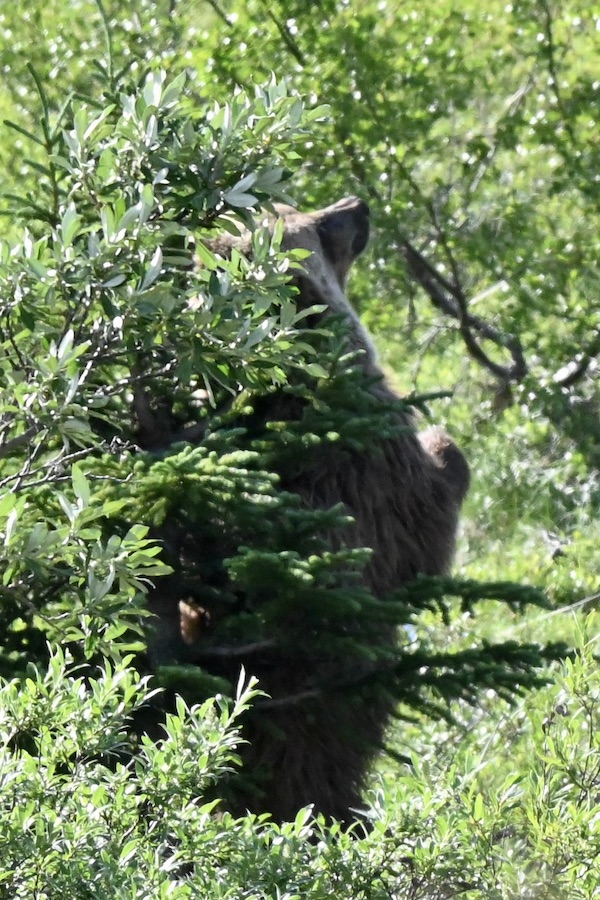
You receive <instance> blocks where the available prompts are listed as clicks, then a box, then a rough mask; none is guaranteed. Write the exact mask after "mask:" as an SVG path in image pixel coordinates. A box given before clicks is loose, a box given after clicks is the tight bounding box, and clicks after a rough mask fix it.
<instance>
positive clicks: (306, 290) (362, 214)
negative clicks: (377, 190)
mask: <svg viewBox="0 0 600 900" xmlns="http://www.w3.org/2000/svg"><path fill="white" fill-rule="evenodd" d="M274 210H275V215H272V214H271V215H269V216H268V223H269V225H270V226H274V224H275V221H276V219H277V218H280V219H282V220H283V238H282V242H281V248H282V250H296V249H298V250H307V251H309V253H310V256H308V257H307V258H306V259H305V260H303V262H302V272H301V273H299V274H298V275H297V276H296V277H295V279H294V281H295V283H296V285H297V287H298V288H299V298H298V303H299V305H300V306H301V307H302V308H307V307H309V306H316V305H323V306H325V307H327V310H328V311H330V312H331V313H333V314H337V315H341V316H344V317H345V319H346V320H347V322H348V324H349V326H350V328H349V343H350V347H351V349H352V350H362V351H363V352H364V356H363V359H362V364H363V365H364V367H365V368H366V369H367V371H368V372H369V373H370V374H376V373H377V372H378V370H377V363H376V360H377V355H376V351H375V348H374V347H373V344H372V342H371V339H370V337H369V335H368V333H367V331H366V330H365V328H364V326H363V325H362V323H361V321H360V319H359V317H358V315H357V313H356V311H355V310H354V308H353V307H352V305H351V304H350V302H349V301H348V298H347V297H346V293H345V287H346V280H347V277H348V273H349V271H350V268H351V266H352V263H353V262H354V260H355V259H356V258H357V256H359V255H360V254H361V253H362V252H363V250H364V249H365V247H366V246H367V242H368V240H369V207H368V206H367V204H366V203H365V202H364V201H363V200H359V199H358V198H357V197H346V198H344V199H343V200H339V201H338V202H337V203H333V204H332V205H331V206H326V207H325V208H324V209H319V210H317V211H316V212H311V213H302V212H299V211H298V210H297V209H294V208H293V207H292V206H286V205H284V204H281V203H278V204H275V206H274ZM250 245H251V241H250V233H249V232H248V231H244V232H243V233H242V234H241V235H240V236H239V237H232V236H231V235H224V236H222V237H220V238H217V239H216V240H215V241H214V242H211V247H212V249H213V250H215V251H216V252H217V253H220V254H221V255H225V256H226V255H228V254H229V253H230V252H231V249H232V248H233V247H235V248H236V249H238V250H239V251H240V252H242V253H244V254H246V255H248V254H249V252H250Z"/></svg>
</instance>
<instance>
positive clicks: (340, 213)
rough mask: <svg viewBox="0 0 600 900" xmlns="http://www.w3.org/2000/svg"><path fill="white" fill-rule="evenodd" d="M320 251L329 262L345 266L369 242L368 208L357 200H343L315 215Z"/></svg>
mask: <svg viewBox="0 0 600 900" xmlns="http://www.w3.org/2000/svg"><path fill="white" fill-rule="evenodd" d="M315 225H316V228H317V233H318V235H319V238H320V240H321V244H322V246H323V250H324V252H325V254H326V255H327V256H328V257H329V259H330V260H331V262H332V263H334V264H336V263H341V262H346V263H347V264H348V265H349V264H350V263H351V262H352V261H353V260H355V259H356V257H357V256H358V255H359V254H360V253H362V252H363V250H364V249H365V247H366V246H367V241H368V240H369V207H368V206H367V204H366V203H365V202H364V201H363V200H359V199H358V197H346V198H345V199H344V200H340V201H339V202H338V203H334V204H333V205H332V206H328V207H326V208H325V209H322V210H320V211H319V212H318V213H317V214H316V215H315Z"/></svg>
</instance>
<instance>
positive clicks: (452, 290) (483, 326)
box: [399, 239, 528, 382]
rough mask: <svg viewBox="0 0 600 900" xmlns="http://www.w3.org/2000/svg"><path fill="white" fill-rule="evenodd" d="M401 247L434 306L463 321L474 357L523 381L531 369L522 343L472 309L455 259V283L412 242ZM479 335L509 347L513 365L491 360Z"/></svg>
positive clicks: (507, 376)
mask: <svg viewBox="0 0 600 900" xmlns="http://www.w3.org/2000/svg"><path fill="white" fill-rule="evenodd" d="M399 247H400V252H401V253H402V254H403V256H404V259H405V260H406V264H407V268H408V271H409V273H410V275H411V276H412V277H413V278H414V279H415V281H416V282H417V283H418V284H420V285H421V287H422V288H423V290H424V291H425V292H426V293H427V295H428V296H429V298H430V300H431V301H432V303H433V304H434V306H435V307H436V308H437V309H439V310H440V312H443V313H445V314H446V315H449V316H451V317H452V318H454V319H456V320H457V321H458V322H459V323H460V333H461V336H462V338H463V340H464V342H465V346H466V348H467V350H468V351H469V353H470V355H471V356H472V357H473V359H475V360H477V362H479V363H480V364H481V365H483V366H484V367H485V368H486V369H488V371H490V372H492V374H493V375H495V376H496V377H497V378H500V379H502V380H503V381H516V382H519V381H522V380H523V378H524V377H525V375H526V374H527V371H528V369H527V363H526V361H525V357H524V355H523V349H522V347H521V342H520V341H519V339H518V338H517V337H515V336H514V335H511V334H505V333H504V332H502V331H500V330H499V329H498V328H495V327H494V326H493V325H491V324H490V323H489V322H486V321H485V320H484V319H481V318H480V317H479V316H475V315H473V314H472V313H470V312H469V311H468V306H467V300H466V298H465V295H464V292H463V290H462V287H461V286H460V283H459V282H458V281H457V278H458V272H457V268H456V262H455V260H454V258H453V257H452V256H450V261H451V263H452V268H453V279H454V280H453V281H452V282H451V281H449V280H448V279H447V278H445V277H444V276H443V275H442V274H441V273H440V272H438V271H437V269H436V268H435V267H434V266H433V265H432V264H431V263H430V262H429V261H428V260H427V259H426V258H425V257H424V256H423V255H422V254H421V253H420V252H419V251H418V250H417V249H416V247H414V246H413V245H412V244H411V243H410V241H408V240H405V239H402V240H401V241H400V243H399ZM476 334H477V335H478V336H479V337H481V338H483V339H484V340H489V341H492V342H493V343H495V344H497V345H498V346H500V347H502V348H503V349H506V350H508V351H509V353H510V355H511V356H512V359H513V362H512V365H502V364H501V363H498V362H495V361H494V360H493V359H491V358H490V357H489V356H488V354H487V353H486V352H485V351H484V350H483V348H482V347H481V345H480V344H479V342H478V340H477V337H476Z"/></svg>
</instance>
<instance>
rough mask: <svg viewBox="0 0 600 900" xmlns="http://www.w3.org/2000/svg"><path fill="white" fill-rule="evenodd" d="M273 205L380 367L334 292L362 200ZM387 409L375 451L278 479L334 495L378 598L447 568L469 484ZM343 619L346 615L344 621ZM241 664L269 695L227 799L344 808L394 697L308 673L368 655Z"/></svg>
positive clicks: (386, 639)
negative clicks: (242, 782)
mask: <svg viewBox="0 0 600 900" xmlns="http://www.w3.org/2000/svg"><path fill="white" fill-rule="evenodd" d="M277 211H278V214H279V215H280V216H281V217H283V219H284V223H285V230H284V239H283V247H284V248H286V249H292V248H303V249H307V250H310V251H311V256H310V257H309V258H308V259H307V260H306V261H305V263H304V267H305V272H304V274H303V275H301V276H300V277H299V278H298V286H299V288H300V302H301V303H302V304H303V305H305V306H311V305H313V304H315V303H319V304H325V305H326V306H327V309H328V311H329V310H330V311H331V312H332V313H337V314H339V313H342V314H343V315H345V316H346V318H347V320H348V322H349V323H350V324H351V330H350V337H349V342H350V344H351V347H352V349H355V350H360V351H362V357H361V360H362V361H361V362H360V365H361V366H362V368H363V370H364V372H365V376H369V378H371V377H372V376H378V375H381V370H380V369H379V367H378V364H377V358H376V353H375V350H374V348H373V345H372V343H371V340H370V338H369V336H368V334H367V332H366V331H365V329H364V327H363V325H362V324H361V322H360V320H359V318H358V316H357V314H356V312H355V311H354V310H353V309H352V307H351V306H350V304H349V303H348V301H347V299H346V296H345V292H344V288H345V282H346V277H347V275H348V271H349V269H350V267H351V265H352V262H353V261H354V259H355V258H356V257H357V256H358V254H360V253H361V252H362V251H363V249H364V248H365V246H366V243H367V240H368V235H369V210H368V207H367V206H366V204H365V203H363V202H362V201H360V200H357V199H356V198H348V199H345V200H342V201H340V202H339V203H335V204H334V205H332V206H329V207H327V208H326V209H323V210H319V211H318V212H314V213H310V214H302V213H299V212H297V211H295V210H293V209H291V208H290V207H279V208H278V210H277ZM233 243H236V244H237V245H238V246H239V247H241V249H242V250H244V249H245V239H244V238H243V237H242V238H241V239H239V240H235V241H234V240H232V239H229V238H227V239H226V240H225V243H222V244H221V245H220V246H218V247H217V249H219V250H221V252H227V250H228V248H229V249H230V248H231V246H232V244H233ZM324 315H327V313H325V314H324ZM372 391H373V392H374V394H375V395H376V397H377V398H380V399H381V401H382V404H388V403H389V401H390V400H394V399H397V398H395V395H394V393H393V391H392V390H391V389H390V387H388V385H387V384H386V383H385V381H384V380H383V378H382V379H381V380H379V381H377V380H375V381H374V382H373V387H372ZM287 402H290V401H289V400H288V401H287ZM285 403H286V396H285V395H281V396H279V397H278V398H277V399H274V400H273V404H274V405H275V406H274V408H272V410H271V413H272V417H273V418H278V419H279V418H285V408H283V409H282V404H283V405H284V407H285ZM291 414H292V416H293V411H292V413H291ZM267 415H268V409H267ZM397 416H398V421H399V424H401V425H402V426H405V427H403V428H402V433H401V434H400V435H399V436H398V437H396V438H394V439H389V440H384V441H382V442H381V443H380V445H379V446H378V447H377V448H376V450H373V451H371V452H357V451H354V452H352V451H350V450H348V449H347V448H346V449H344V450H341V451H340V455H339V456H336V454H335V453H329V454H328V455H326V456H324V457H323V459H322V460H321V461H320V462H319V463H317V464H316V465H314V466H313V467H312V468H310V469H308V470H303V471H300V472H299V473H298V474H297V475H296V476H295V477H293V478H288V479H287V480H284V483H283V487H284V488H286V489H288V490H293V491H295V492H297V493H298V494H300V496H301V497H302V498H303V499H304V501H305V503H306V504H307V505H309V506H311V507H313V508H317V507H318V508H328V507H330V506H333V505H334V504H337V503H340V502H341V503H343V504H344V505H345V507H346V508H347V510H348V512H349V513H350V514H351V516H352V517H353V519H354V522H353V524H352V525H350V526H349V527H348V528H347V529H344V530H343V531H342V532H340V533H336V534H333V535H331V536H330V537H331V542H332V544H333V545H338V546H339V545H340V544H341V543H342V542H343V543H344V544H346V545H348V546H353V547H371V548H372V549H373V555H372V558H371V561H370V562H369V564H368V565H367V568H366V571H365V574H364V578H365V582H366V586H367V587H368V588H369V589H370V590H371V591H372V592H373V593H374V594H375V595H376V596H378V597H383V596H385V595H386V594H388V593H389V592H390V591H392V590H394V589H395V588H398V587H400V586H401V585H403V584H405V583H406V582H407V581H409V580H411V579H412V578H414V577H415V576H416V575H417V574H419V573H424V574H429V575H435V574H443V573H445V572H447V571H448V568H449V566H450V563H451V560H452V556H453V553H454V542H455V534H456V528H457V521H458V514H459V509H460V505H461V503H462V500H463V499H464V496H465V494H466V492H467V489H468V485H469V469H468V466H467V463H466V461H465V459H464V457H463V455H462V453H461V452H460V450H458V448H457V447H456V446H455V445H454V444H453V443H452V441H451V440H450V438H449V437H448V436H447V435H446V434H445V433H444V432H443V431H441V430H439V429H435V428H433V429H430V430H428V431H425V432H424V433H422V434H418V433H417V432H416V430H415V428H414V422H413V419H412V417H411V415H410V414H409V413H408V412H407V411H402V410H400V409H399V411H398V413H397ZM157 605H158V599H157ZM157 611H158V610H157ZM181 613H182V629H183V632H184V637H185V633H186V630H187V632H189V630H190V627H191V625H192V623H191V621H190V622H188V621H187V618H186V615H185V611H184V610H183V609H182V610H181ZM352 628H353V626H352V623H349V625H348V629H349V631H352ZM372 640H373V642H374V643H376V644H377V646H378V647H381V648H384V649H385V648H386V647H387V648H389V649H390V651H392V650H393V647H394V644H395V640H396V636H395V633H394V629H393V628H391V627H382V628H381V629H380V630H379V631H378V632H377V633H376V634H375V635H374V636H373V637H372ZM246 665H247V667H248V668H250V670H251V671H252V672H253V674H256V675H257V676H258V677H259V679H260V684H261V687H262V688H263V689H264V690H265V691H267V693H268V694H269V695H270V697H271V698H272V699H271V701H270V702H268V703H266V704H265V705H264V706H263V707H262V711H261V709H259V710H257V712H256V717H255V721H254V723H253V724H251V725H250V727H249V732H248V737H249V740H250V743H249V745H248V747H247V748H245V749H244V750H243V756H244V760H245V764H246V767H247V768H248V769H249V770H250V771H253V772H256V773H259V775H262V776H263V780H262V781H261V782H260V786H261V788H262V794H261V793H259V794H257V793H255V792H253V791H249V792H248V793H247V794H246V795H242V796H241V797H240V799H239V804H238V809H239V810H243V809H244V808H246V807H247V808H250V809H252V810H254V811H257V812H262V811H265V810H267V811H270V812H271V813H272V814H273V815H274V817H275V818H276V819H278V820H284V819H289V818H292V817H293V816H294V815H295V813H296V812H297V810H298V809H299V807H301V806H302V805H305V804H309V803H312V804H313V805H314V808H315V811H319V812H322V813H324V814H325V815H327V816H334V817H337V818H340V819H345V820H350V819H352V817H353V813H352V810H354V809H356V808H357V807H360V804H361V797H360V789H361V786H362V784H363V779H364V777H365V774H366V771H367V768H368V765H369V763H370V760H371V757H372V754H373V752H374V748H375V747H376V746H377V745H378V744H379V743H380V742H381V740H382V737H383V732H384V729H385V726H386V724H387V722H388V720H389V717H390V714H391V712H392V707H393V703H392V701H391V700H390V698H389V697H387V696H385V695H381V694H379V693H377V692H373V693H372V694H371V696H370V697H369V698H365V696H364V695H363V697H362V698H361V697H354V696H351V692H349V691H344V690H332V691H331V692H327V694H326V695H321V694H320V693H319V692H318V691H316V690H314V685H315V683H316V680H315V673H318V676H319V679H320V681H323V680H326V681H327V680H328V679H331V680H332V681H334V682H335V681H337V682H338V683H339V682H340V681H341V682H350V681H352V679H353V678H354V677H356V678H360V677H361V676H364V674H365V673H366V672H368V666H367V665H366V664H365V663H364V662H359V661H357V660H347V661H345V662H344V664H343V665H344V671H343V672H340V671H339V659H338V658H336V657H335V656H333V655H332V656H331V657H330V658H324V657H323V654H322V652H321V653H320V654H319V653H315V655H314V656H313V657H312V658H310V659H307V657H306V653H305V651H303V653H302V654H299V653H298V654H295V653H294V649H293V647H292V649H291V650H290V648H289V647H287V648H286V650H285V652H282V651H279V655H278V651H271V652H270V653H269V655H268V658H266V657H265V658H262V659H261V658H260V655H259V656H258V657H256V656H255V657H254V658H253V659H252V660H251V663H250V662H247V663H246ZM228 674H230V675H231V676H233V675H234V673H233V671H232V672H230V673H228Z"/></svg>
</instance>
